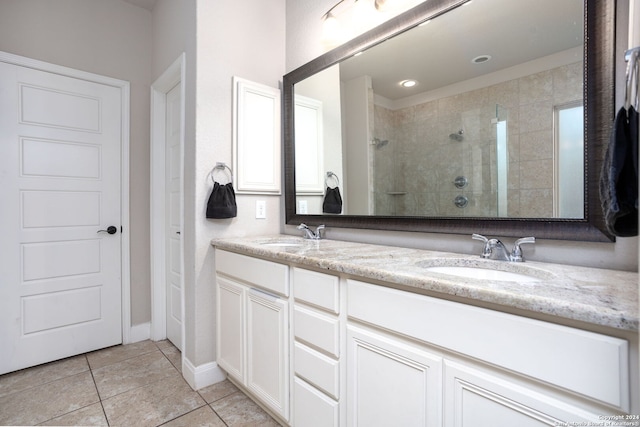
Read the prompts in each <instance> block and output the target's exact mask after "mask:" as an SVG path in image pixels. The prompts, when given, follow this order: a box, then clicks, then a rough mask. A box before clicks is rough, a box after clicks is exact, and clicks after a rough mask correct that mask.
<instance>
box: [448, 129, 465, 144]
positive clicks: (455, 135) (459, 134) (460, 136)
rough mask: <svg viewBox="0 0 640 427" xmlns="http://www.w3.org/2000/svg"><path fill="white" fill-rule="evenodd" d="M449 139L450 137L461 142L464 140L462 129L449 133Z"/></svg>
mask: <svg viewBox="0 0 640 427" xmlns="http://www.w3.org/2000/svg"><path fill="white" fill-rule="evenodd" d="M449 139H451V140H453V141H458V142H462V141H463V140H464V130H463V129H460V130H459V131H458V132H456V133H450V134H449Z"/></svg>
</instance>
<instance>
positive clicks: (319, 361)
mask: <svg viewBox="0 0 640 427" xmlns="http://www.w3.org/2000/svg"><path fill="white" fill-rule="evenodd" d="M293 366H294V370H295V373H296V375H298V376H299V377H301V378H304V379H305V380H306V381H307V382H309V383H311V384H313V385H314V386H316V387H317V388H319V389H320V390H322V391H324V392H325V393H327V394H328V395H330V396H331V397H333V398H334V399H338V398H339V383H340V369H339V367H338V366H339V365H338V361H337V360H334V359H331V358H330V357H327V356H325V355H324V354H322V353H319V352H317V351H315V350H313V349H311V348H309V347H307V346H305V345H303V344H300V343H298V342H297V343H295V349H294V361H293Z"/></svg>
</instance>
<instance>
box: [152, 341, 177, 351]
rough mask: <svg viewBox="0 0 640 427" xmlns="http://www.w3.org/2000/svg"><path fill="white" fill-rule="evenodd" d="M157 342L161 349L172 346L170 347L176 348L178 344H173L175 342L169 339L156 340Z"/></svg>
mask: <svg viewBox="0 0 640 427" xmlns="http://www.w3.org/2000/svg"><path fill="white" fill-rule="evenodd" d="M155 343H156V345H157V346H158V348H159V349H160V350H163V349H165V348H170V347H173V348H176V346H175V345H173V343H172V342H171V341H169V340H162V341H156V342H155Z"/></svg>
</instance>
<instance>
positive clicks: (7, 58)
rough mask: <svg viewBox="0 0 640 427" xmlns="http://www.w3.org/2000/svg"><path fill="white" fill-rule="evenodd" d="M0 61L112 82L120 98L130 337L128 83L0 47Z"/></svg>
mask: <svg viewBox="0 0 640 427" xmlns="http://www.w3.org/2000/svg"><path fill="white" fill-rule="evenodd" d="M0 62H5V63H8V64H13V65H17V66H20V67H26V68H31V69H34V70H38V71H44V72H49V73H54V74H59V75H61V76H66V77H72V78H76V79H82V80H86V81H89V82H94V83H99V84H103V85H108V86H113V87H115V88H118V89H119V90H120V92H121V95H122V96H121V99H122V106H121V108H122V110H121V111H122V122H121V123H122V128H121V132H122V135H121V141H122V147H121V148H122V150H121V153H122V154H121V158H120V162H121V181H120V182H121V184H120V185H121V188H120V197H121V200H120V203H121V205H120V206H121V208H122V213H121V218H120V224H121V225H122V230H123V233H122V236H121V246H122V247H121V254H122V256H121V268H122V279H121V285H122V343H123V344H127V343H129V342H130V337H131V259H130V250H129V246H130V245H129V242H130V237H129V128H130V110H129V100H130V86H131V85H130V83H129V82H128V81H125V80H119V79H114V78H111V77H106V76H101V75H99V74H93V73H89V72H86V71H81V70H76V69H74V68H69V67H64V66H60V65H55V64H50V63H48V62H43V61H39V60H37V59H32V58H27V57H24V56H19V55H14V54H11V53H7V52H2V51H0Z"/></svg>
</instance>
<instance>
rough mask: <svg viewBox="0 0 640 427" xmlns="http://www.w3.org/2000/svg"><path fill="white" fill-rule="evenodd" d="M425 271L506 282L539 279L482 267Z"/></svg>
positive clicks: (429, 268)
mask: <svg viewBox="0 0 640 427" xmlns="http://www.w3.org/2000/svg"><path fill="white" fill-rule="evenodd" d="M426 270H427V271H432V272H434V273H441V274H448V275H451V276H458V277H465V278H469V279H478V280H494V281H506V282H536V281H539V280H540V278H539V277H535V276H530V275H528V274H521V273H513V272H511V271H501V270H493V269H489V268H482V267H462V266H457V265H456V266H450V265H447V266H438V267H427V268H426Z"/></svg>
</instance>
